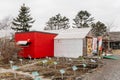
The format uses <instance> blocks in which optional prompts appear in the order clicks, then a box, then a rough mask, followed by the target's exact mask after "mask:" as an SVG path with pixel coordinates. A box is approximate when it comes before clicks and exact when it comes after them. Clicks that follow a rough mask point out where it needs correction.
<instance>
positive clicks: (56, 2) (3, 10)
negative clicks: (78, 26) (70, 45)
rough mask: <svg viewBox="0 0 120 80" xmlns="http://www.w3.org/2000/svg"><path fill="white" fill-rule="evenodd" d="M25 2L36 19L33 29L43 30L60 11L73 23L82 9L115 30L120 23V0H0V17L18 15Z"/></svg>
mask: <svg viewBox="0 0 120 80" xmlns="http://www.w3.org/2000/svg"><path fill="white" fill-rule="evenodd" d="M23 3H25V4H26V6H28V7H30V10H31V16H32V17H33V18H34V19H35V20H36V22H35V23H34V25H33V27H32V30H33V29H34V30H42V29H43V27H44V26H45V23H46V22H47V21H48V19H49V18H50V17H52V16H55V15H56V14H58V13H60V14H61V15H63V16H66V17H68V18H69V19H70V23H71V25H72V23H73V21H72V19H73V18H74V17H75V15H76V14H77V13H78V12H79V11H80V10H87V11H88V12H89V13H91V14H92V16H93V17H94V18H95V20H96V21H101V22H103V23H105V24H106V25H111V24H112V25H114V26H115V28H112V30H113V31H114V30H118V29H119V28H118V27H119V25H120V5H119V4H120V0H0V19H1V20H2V19H3V18H5V17H7V16H11V17H16V16H17V14H18V11H19V9H20V6H21V5H22V4H23ZM119 31H120V30H119Z"/></svg>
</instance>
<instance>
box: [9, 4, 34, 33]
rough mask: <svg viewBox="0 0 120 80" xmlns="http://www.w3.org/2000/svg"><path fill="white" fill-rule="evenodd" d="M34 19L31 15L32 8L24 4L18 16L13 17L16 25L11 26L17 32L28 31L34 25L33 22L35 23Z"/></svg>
mask: <svg viewBox="0 0 120 80" xmlns="http://www.w3.org/2000/svg"><path fill="white" fill-rule="evenodd" d="M34 21H35V20H33V18H32V17H31V15H30V8H29V7H26V6H25V4H23V5H22V6H21V8H20V11H19V14H18V17H16V18H14V19H13V22H12V24H13V25H14V26H13V27H11V28H12V29H13V30H15V31H17V32H26V31H29V29H30V28H31V27H32V25H31V23H34Z"/></svg>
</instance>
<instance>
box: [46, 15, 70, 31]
mask: <svg viewBox="0 0 120 80" xmlns="http://www.w3.org/2000/svg"><path fill="white" fill-rule="evenodd" d="M46 25H47V26H46V27H45V28H44V30H59V29H68V28H69V27H70V26H69V19H68V18H67V17H65V16H64V17H62V16H61V14H57V15H56V16H54V17H51V18H50V19H49V21H48V22H47V23H46Z"/></svg>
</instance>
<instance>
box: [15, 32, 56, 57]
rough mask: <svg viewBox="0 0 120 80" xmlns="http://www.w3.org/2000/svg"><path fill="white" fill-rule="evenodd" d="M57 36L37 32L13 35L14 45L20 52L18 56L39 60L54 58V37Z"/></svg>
mask: <svg viewBox="0 0 120 80" xmlns="http://www.w3.org/2000/svg"><path fill="white" fill-rule="evenodd" d="M56 35H57V34H55V33H48V32H39V31H30V32H17V33H16V34H15V41H16V44H17V45H19V46H20V47H21V48H22V50H21V51H20V52H19V56H22V57H25V58H27V57H31V58H41V57H46V56H51V57H53V56H54V37H55V36H56Z"/></svg>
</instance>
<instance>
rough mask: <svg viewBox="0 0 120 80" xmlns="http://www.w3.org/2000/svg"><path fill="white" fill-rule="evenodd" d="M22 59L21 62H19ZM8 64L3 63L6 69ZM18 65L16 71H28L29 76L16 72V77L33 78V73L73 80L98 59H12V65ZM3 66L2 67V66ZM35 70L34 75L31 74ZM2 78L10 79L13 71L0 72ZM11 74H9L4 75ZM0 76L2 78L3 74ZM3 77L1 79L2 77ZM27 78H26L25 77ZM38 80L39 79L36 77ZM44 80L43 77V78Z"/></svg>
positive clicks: (54, 78)
mask: <svg viewBox="0 0 120 80" xmlns="http://www.w3.org/2000/svg"><path fill="white" fill-rule="evenodd" d="M21 61H22V62H21ZM10 64H11V63H9V65H8V64H5V66H6V67H7V69H10V68H11V67H10ZM14 65H16V66H18V67H19V68H18V69H17V70H16V71H18V72H19V71H22V72H23V73H28V74H30V75H33V76H34V77H31V76H25V75H24V74H23V75H21V74H18V73H17V74H16V78H17V79H19V80H20V79H22V80H28V79H29V80H32V79H35V77H36V76H35V75H37V77H41V76H43V78H48V79H50V80H61V79H63V80H75V79H76V78H77V77H81V76H82V75H84V74H85V73H87V72H90V70H92V69H94V68H97V67H98V65H99V62H98V60H93V59H92V60H91V59H83V58H82V59H81V58H77V59H74V58H64V57H61V58H44V59H32V60H30V59H22V60H20V59H18V60H16V61H13V65H12V66H14ZM3 68H4V67H3ZM34 72H35V75H34V74H33V73H34ZM4 74H5V76H4V78H6V79H7V80H14V79H11V78H13V76H15V74H13V73H9V72H8V73H1V74H0V75H4ZM6 74H11V75H6ZM0 78H3V76H2V77H1V76H0ZM4 78H3V79H4ZM27 78H28V79H27ZM37 80H39V79H37ZM43 80H44V79H43Z"/></svg>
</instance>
